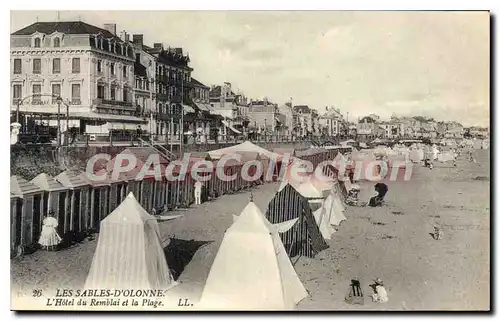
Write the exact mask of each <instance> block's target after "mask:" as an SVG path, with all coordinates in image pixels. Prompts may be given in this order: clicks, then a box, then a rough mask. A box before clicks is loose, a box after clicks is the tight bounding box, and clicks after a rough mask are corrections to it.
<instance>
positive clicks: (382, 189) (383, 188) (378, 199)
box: [368, 183, 389, 207]
mask: <svg viewBox="0 0 500 321" xmlns="http://www.w3.org/2000/svg"><path fill="white" fill-rule="evenodd" d="M375 191H376V192H377V193H378V195H376V196H373V197H372V198H370V202H368V206H371V207H377V206H382V205H383V204H384V197H385V195H386V194H387V192H388V191H389V188H388V187H387V185H386V184H384V183H377V184H375Z"/></svg>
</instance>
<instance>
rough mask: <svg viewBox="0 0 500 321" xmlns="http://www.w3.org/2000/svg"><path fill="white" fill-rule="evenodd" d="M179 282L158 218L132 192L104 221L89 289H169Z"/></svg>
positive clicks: (87, 284)
mask: <svg viewBox="0 0 500 321" xmlns="http://www.w3.org/2000/svg"><path fill="white" fill-rule="evenodd" d="M174 285H176V282H175V281H174V279H173V277H172V275H171V273H170V270H169V268H168V265H167V261H166V259H165V254H164V252H163V247H162V244H161V241H160V238H159V228H158V222H157V221H156V218H155V217H154V216H152V215H150V214H148V213H147V212H146V211H145V210H144V209H143V208H142V206H141V205H140V204H139V203H138V202H137V200H136V199H135V197H134V195H133V194H132V193H130V194H129V195H128V196H127V197H126V198H125V200H124V201H123V202H122V203H121V204H120V205H119V206H118V207H117V208H116V209H115V210H114V211H113V212H112V213H111V214H109V215H108V216H107V217H106V218H105V219H104V220H102V221H101V226H100V232H99V240H98V242H97V248H96V250H95V253H94V258H93V259H92V265H91V267H90V271H89V274H88V276H87V280H86V282H85V288H86V289H156V290H159V289H168V288H171V287H173V286H174Z"/></svg>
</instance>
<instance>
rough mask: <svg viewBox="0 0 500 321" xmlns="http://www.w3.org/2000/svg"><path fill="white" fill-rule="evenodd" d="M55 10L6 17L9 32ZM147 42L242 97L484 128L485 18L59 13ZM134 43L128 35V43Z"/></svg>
mask: <svg viewBox="0 0 500 321" xmlns="http://www.w3.org/2000/svg"><path fill="white" fill-rule="evenodd" d="M57 16H58V15H57V12H56V11H36V12H35V11H12V12H11V32H14V31H16V30H18V29H21V28H23V27H25V26H28V25H30V24H32V23H34V22H36V21H37V18H38V20H39V21H56V20H57ZM59 19H60V20H61V21H72V20H73V21H74V20H79V19H80V20H82V21H85V22H87V23H90V24H93V25H96V26H102V25H103V24H104V23H116V24H117V33H119V32H120V31H122V30H125V31H127V32H128V33H129V34H143V35H144V42H145V44H146V45H151V46H152V44H153V43H154V42H163V44H164V46H166V47H168V46H172V47H182V48H183V50H184V52H188V53H189V56H190V59H191V66H192V67H193V68H194V72H193V74H192V75H193V77H195V78H196V79H197V80H199V81H201V82H202V83H204V84H206V85H208V86H210V85H214V84H219V85H220V84H222V83H223V82H226V81H227V82H231V83H232V87H233V91H237V90H239V91H240V92H241V93H244V94H245V95H246V96H247V97H249V98H253V99H262V98H264V97H267V98H268V99H269V100H270V101H272V102H274V103H277V104H280V105H281V104H284V103H285V102H289V101H290V98H292V99H293V104H294V105H295V104H304V105H309V107H311V108H315V109H318V111H319V112H320V113H322V112H324V111H325V106H334V107H335V108H340V110H341V112H342V113H343V114H344V115H346V116H347V113H349V116H348V117H349V120H352V121H355V120H356V119H357V118H358V117H362V116H365V115H368V114H370V113H375V114H377V115H379V116H381V117H382V118H385V119H388V118H389V117H390V116H391V115H393V114H394V113H395V114H396V115H398V116H415V115H422V116H426V117H433V118H435V119H436V120H455V121H459V122H461V123H462V124H464V125H467V126H471V125H482V126H487V125H488V124H489V117H490V115H489V109H490V106H489V100H490V94H489V90H490V85H489V83H490V41H489V39H490V26H489V23H490V17H489V13H487V12H453V11H443V12H431V11H427V12H425V11H422V12H417V11H412V12H383V11H378V12H368V11H246V12H243V11H204V12H202V11H60V12H59ZM131 38H132V37H131Z"/></svg>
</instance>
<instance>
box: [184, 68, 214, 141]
mask: <svg viewBox="0 0 500 321" xmlns="http://www.w3.org/2000/svg"><path fill="white" fill-rule="evenodd" d="M191 85H192V87H191V90H190V92H189V98H190V100H191V101H192V102H193V103H194V104H195V106H196V107H197V109H198V115H197V117H193V118H192V119H191V122H190V128H189V130H190V131H193V132H196V133H197V137H198V138H199V141H200V142H205V141H206V140H207V139H208V138H209V137H210V132H211V130H213V129H216V128H217V124H218V122H217V120H218V119H217V117H215V116H217V115H215V114H214V113H213V108H212V107H211V106H210V87H209V86H207V85H204V84H203V83H201V82H199V81H198V80H196V79H194V78H191Z"/></svg>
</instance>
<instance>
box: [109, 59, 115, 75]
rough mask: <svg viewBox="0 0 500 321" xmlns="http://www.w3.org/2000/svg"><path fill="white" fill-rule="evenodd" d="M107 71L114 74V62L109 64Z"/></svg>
mask: <svg viewBox="0 0 500 321" xmlns="http://www.w3.org/2000/svg"><path fill="white" fill-rule="evenodd" d="M109 71H110V72H111V75H112V76H114V75H115V63H114V62H112V63H111V64H110V65H109Z"/></svg>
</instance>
